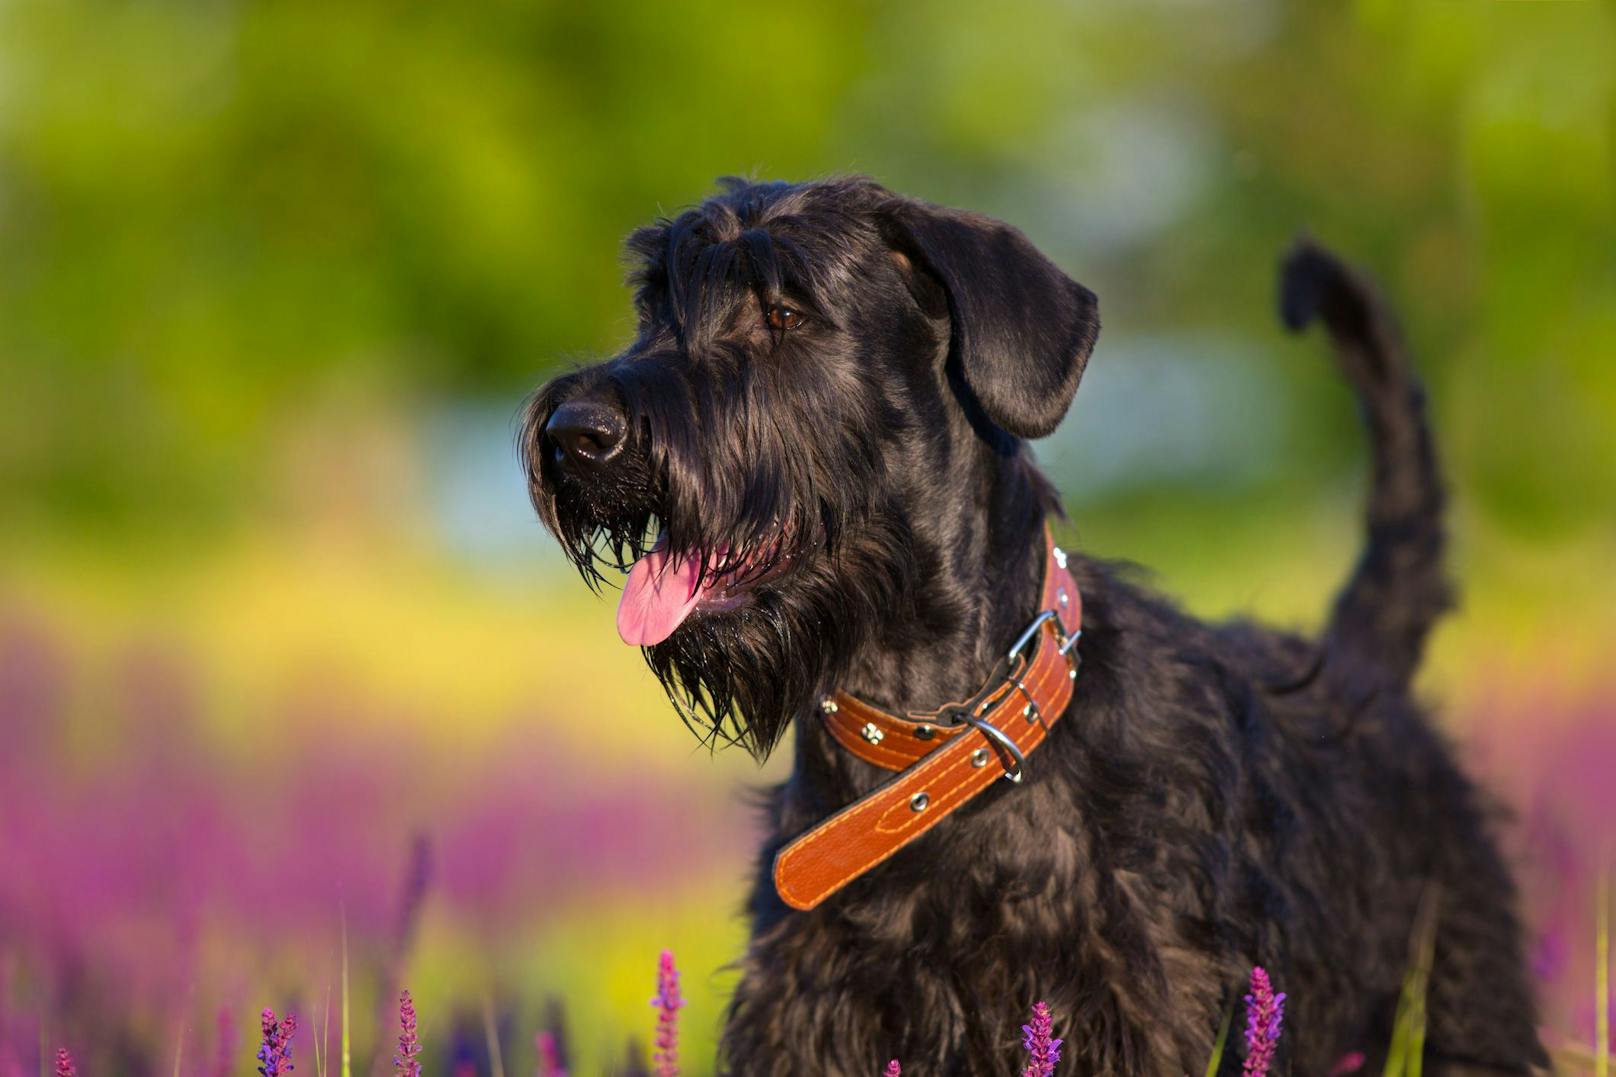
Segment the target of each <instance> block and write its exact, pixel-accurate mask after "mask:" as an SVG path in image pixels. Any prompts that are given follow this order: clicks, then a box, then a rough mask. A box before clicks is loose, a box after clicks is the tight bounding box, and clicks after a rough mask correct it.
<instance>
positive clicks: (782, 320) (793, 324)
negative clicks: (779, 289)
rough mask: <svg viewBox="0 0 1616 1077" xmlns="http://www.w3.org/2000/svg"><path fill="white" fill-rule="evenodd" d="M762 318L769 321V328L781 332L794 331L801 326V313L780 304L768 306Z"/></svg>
mask: <svg viewBox="0 0 1616 1077" xmlns="http://www.w3.org/2000/svg"><path fill="white" fill-rule="evenodd" d="M764 317H766V318H767V319H768V321H769V328H771V329H779V330H781V331H784V330H787V329H795V328H797V326H799V325H801V324H802V311H800V310H797V309H795V308H794V307H788V306H784V305H783V304H780V303H773V304H770V306H769V309H768V310H767V311H766V312H765V314H764Z"/></svg>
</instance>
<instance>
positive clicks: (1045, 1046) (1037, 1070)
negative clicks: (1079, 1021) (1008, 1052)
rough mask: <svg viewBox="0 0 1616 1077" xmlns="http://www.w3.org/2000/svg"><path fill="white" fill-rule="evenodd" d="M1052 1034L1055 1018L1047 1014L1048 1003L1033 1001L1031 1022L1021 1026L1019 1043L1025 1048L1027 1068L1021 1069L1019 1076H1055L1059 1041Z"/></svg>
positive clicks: (1058, 1055) (1058, 1056) (1058, 1057)
mask: <svg viewBox="0 0 1616 1077" xmlns="http://www.w3.org/2000/svg"><path fill="white" fill-rule="evenodd" d="M1054 1034H1055V1019H1054V1018H1053V1017H1051V1016H1050V1015H1049V1005H1048V1004H1047V1003H1044V1002H1035V1003H1033V1007H1032V1023H1031V1024H1028V1025H1022V1026H1021V1045H1022V1046H1023V1047H1025V1048H1026V1049H1027V1068H1026V1069H1024V1070H1022V1071H1021V1077H1055V1066H1056V1064H1057V1063H1059V1062H1060V1046H1061V1041H1060V1040H1057V1039H1054V1038H1053V1037H1054Z"/></svg>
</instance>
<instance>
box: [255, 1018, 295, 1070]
mask: <svg viewBox="0 0 1616 1077" xmlns="http://www.w3.org/2000/svg"><path fill="white" fill-rule="evenodd" d="M263 1029H264V1043H263V1046H262V1047H260V1048H258V1072H259V1073H261V1074H262V1075H263V1077H281V1075H282V1074H287V1073H291V1072H292V1070H293V1069H294V1068H295V1067H294V1066H293V1065H292V1035H293V1034H294V1033H295V1032H297V1018H295V1017H293V1016H292V1015H291V1014H287V1015H286V1016H285V1017H283V1018H281V1021H280V1024H278V1025H277V1024H276V1023H275V1011H274V1010H270V1009H266V1010H265V1011H264V1014H263Z"/></svg>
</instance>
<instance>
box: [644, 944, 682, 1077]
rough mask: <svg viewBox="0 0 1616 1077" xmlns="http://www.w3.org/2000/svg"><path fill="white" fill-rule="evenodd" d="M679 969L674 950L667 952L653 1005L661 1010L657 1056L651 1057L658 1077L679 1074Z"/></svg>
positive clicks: (664, 952) (660, 964) (664, 953)
mask: <svg viewBox="0 0 1616 1077" xmlns="http://www.w3.org/2000/svg"><path fill="white" fill-rule="evenodd" d="M684 1004H685V1000H684V999H683V998H680V997H679V970H678V969H677V968H675V967H674V965H673V951H672V950H663V951H662V957H661V959H660V960H659V961H658V962H657V993H656V998H654V999H652V1000H651V1005H653V1006H655V1007H656V1008H657V1030H656V1053H655V1054H653V1055H652V1056H651V1061H652V1064H653V1065H654V1066H655V1067H656V1077H678V1075H679V1007H681V1006H683V1005H684Z"/></svg>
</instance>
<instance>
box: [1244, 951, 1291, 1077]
mask: <svg viewBox="0 0 1616 1077" xmlns="http://www.w3.org/2000/svg"><path fill="white" fill-rule="evenodd" d="M1284 1022H1285V993H1284V992H1283V991H1281V992H1279V993H1278V994H1275V993H1274V985H1273V984H1272V983H1270V982H1269V979H1268V973H1267V971H1265V970H1264V969H1263V967H1262V966H1261V965H1259V966H1257V967H1255V968H1253V969H1252V970H1251V994H1249V995H1247V996H1246V1064H1245V1067H1244V1069H1243V1070H1242V1071H1241V1072H1242V1073H1244V1074H1245V1075H1246V1077H1267V1073H1268V1068H1269V1067H1270V1066H1272V1065H1273V1064H1274V1048H1275V1046H1276V1045H1277V1044H1278V1043H1279V1032H1280V1026H1281V1025H1283V1024H1284Z"/></svg>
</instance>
